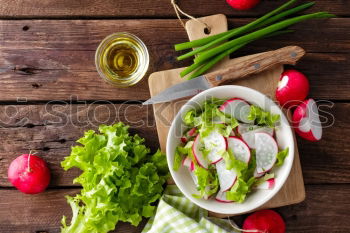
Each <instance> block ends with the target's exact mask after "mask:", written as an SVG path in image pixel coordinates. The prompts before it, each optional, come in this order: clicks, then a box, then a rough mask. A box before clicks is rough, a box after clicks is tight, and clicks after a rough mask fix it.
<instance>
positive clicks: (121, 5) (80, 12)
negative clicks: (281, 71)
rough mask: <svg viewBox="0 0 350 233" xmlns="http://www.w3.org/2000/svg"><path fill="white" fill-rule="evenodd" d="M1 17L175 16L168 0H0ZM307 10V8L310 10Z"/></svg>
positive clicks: (208, 5) (188, 5)
mask: <svg viewBox="0 0 350 233" xmlns="http://www.w3.org/2000/svg"><path fill="white" fill-rule="evenodd" d="M0 3H1V4H0V17H6V18H29V17H45V18H47V17H53V18H57V17H60V18H64V17H113V18H125V17H133V18H135V17H176V16H175V13H174V10H173V8H172V6H171V4H170V0H144V1H138V0H129V1H113V0H76V1H69V0H33V1H21V0H12V1H11V0H1V2H0ZM178 4H179V6H180V7H181V8H182V9H183V10H184V11H186V12H188V13H190V14H192V15H194V16H205V15H211V14H218V13H223V14H226V15H229V16H256V15H263V14H265V13H266V12H268V11H270V10H272V9H274V8H276V7H277V6H279V5H281V4H282V1H275V0H266V1H262V2H261V3H260V4H259V5H258V6H257V7H256V8H254V10H253V11H237V10H234V9H232V8H231V7H230V6H229V5H228V4H226V2H225V1H221V0H196V1H186V0H179V1H178ZM349 8H350V3H349V1H343V0H318V1H317V5H316V6H314V7H313V8H312V11H330V12H332V13H334V14H337V15H349V14H350V13H349V11H347V9H349ZM309 11H310V10H309Z"/></svg>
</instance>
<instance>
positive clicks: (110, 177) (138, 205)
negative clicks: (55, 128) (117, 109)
mask: <svg viewBox="0 0 350 233" xmlns="http://www.w3.org/2000/svg"><path fill="white" fill-rule="evenodd" d="M99 131H100V133H96V132H94V131H92V130H89V131H87V132H85V134H84V137H82V138H80V139H79V140H78V142H79V143H80V144H81V145H79V146H74V147H73V148H72V151H71V154H70V156H68V157H66V158H65V159H64V161H62V163H61V165H62V167H63V168H64V169H65V170H68V169H70V168H73V167H77V168H79V169H81V170H82V174H81V175H80V176H79V177H77V178H75V179H74V183H80V184H81V186H82V190H81V192H80V194H77V195H76V196H75V197H69V196H67V201H68V203H69V204H70V206H71V208H72V212H73V216H72V219H71V223H70V225H67V223H66V217H63V219H62V228H61V232H62V233H90V232H93V233H94V232H96V233H97V232H98V233H105V232H108V231H111V230H114V229H115V225H116V224H117V222H118V221H123V222H130V223H131V224H132V225H135V226H137V225H138V224H139V223H140V221H141V220H142V217H150V216H152V215H153V213H154V211H155V202H156V201H157V200H158V199H159V198H160V197H161V194H162V192H163V185H164V183H165V182H166V179H167V177H168V176H169V175H168V167H167V162H166V158H165V156H164V155H163V154H162V153H161V152H160V151H157V152H156V153H155V154H150V149H149V148H147V147H146V146H145V145H144V141H145V140H144V139H143V138H141V137H139V136H138V135H134V136H131V135H129V133H128V126H126V125H124V124H123V123H117V124H114V125H111V126H106V125H101V126H100V127H99Z"/></svg>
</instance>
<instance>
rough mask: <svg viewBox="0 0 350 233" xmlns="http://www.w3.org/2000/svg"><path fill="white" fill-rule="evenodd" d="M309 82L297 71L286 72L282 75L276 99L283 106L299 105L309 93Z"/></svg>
mask: <svg viewBox="0 0 350 233" xmlns="http://www.w3.org/2000/svg"><path fill="white" fill-rule="evenodd" d="M309 88H310V87H309V80H308V79H307V78H306V77H305V75H304V74H302V73H300V72H299V71H297V70H286V71H284V72H283V73H282V74H281V77H280V81H279V83H278V87H277V90H276V99H277V100H278V102H279V103H280V105H281V106H283V107H285V108H289V107H292V106H296V105H298V104H299V103H300V102H301V101H303V100H304V99H305V98H306V96H307V95H308V93H309Z"/></svg>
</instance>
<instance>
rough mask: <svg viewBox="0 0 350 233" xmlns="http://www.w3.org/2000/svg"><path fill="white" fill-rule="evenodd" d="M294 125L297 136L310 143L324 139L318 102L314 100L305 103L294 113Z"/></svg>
mask: <svg viewBox="0 0 350 233" xmlns="http://www.w3.org/2000/svg"><path fill="white" fill-rule="evenodd" d="M293 124H294V126H295V131H296V132H297V134H298V135H299V136H300V137H302V138H304V139H306V140H309V141H319V140H321V138H322V125H321V121H320V116H319V113H318V108H317V105H316V102H315V101H314V100H313V99H308V100H305V101H303V102H302V103H301V104H300V105H299V106H298V107H297V108H296V109H295V111H294V113H293Z"/></svg>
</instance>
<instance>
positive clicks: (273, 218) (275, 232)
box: [243, 210, 286, 233]
mask: <svg viewBox="0 0 350 233" xmlns="http://www.w3.org/2000/svg"><path fill="white" fill-rule="evenodd" d="M243 230H259V231H260V232H264V233H284V232H286V224H285V223H284V220H283V218H282V217H281V215H279V214H278V213H277V212H276V211H273V210H259V211H257V212H255V213H253V214H251V215H249V216H248V217H247V218H246V219H245V220H244V223H243Z"/></svg>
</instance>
